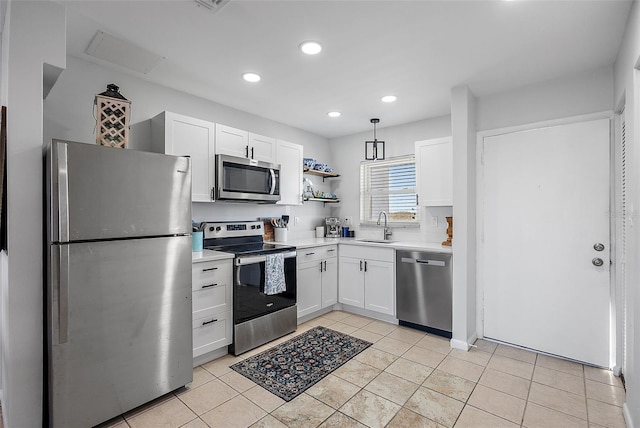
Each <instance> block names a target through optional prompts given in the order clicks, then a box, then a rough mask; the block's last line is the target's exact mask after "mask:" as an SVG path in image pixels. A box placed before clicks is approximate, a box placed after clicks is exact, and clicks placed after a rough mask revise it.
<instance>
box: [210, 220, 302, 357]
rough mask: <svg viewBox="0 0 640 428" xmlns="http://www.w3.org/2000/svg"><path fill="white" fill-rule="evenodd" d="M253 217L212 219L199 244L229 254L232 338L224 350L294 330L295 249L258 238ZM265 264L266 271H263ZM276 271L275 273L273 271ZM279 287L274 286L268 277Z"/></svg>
mask: <svg viewBox="0 0 640 428" xmlns="http://www.w3.org/2000/svg"><path fill="white" fill-rule="evenodd" d="M262 233H263V225H262V223H261V222H258V221H240V222H225V223H218V222H211V223H206V227H205V230H204V247H205V248H206V249H209V250H216V251H224V252H226V253H233V254H234V255H235V258H234V260H233V266H234V269H233V343H232V344H231V345H229V352H231V353H233V354H234V355H239V354H242V353H244V352H246V351H249V350H251V349H253V348H256V347H258V346H260V345H262V344H265V343H267V342H270V341H271V340H274V339H277V338H278V337H281V336H284V335H285V334H288V333H291V332H293V331H295V329H296V327H297V311H298V309H297V306H296V289H297V284H296V281H297V277H296V249H295V247H290V246H283V245H274V244H271V243H267V242H264V241H263V239H262ZM267 266H268V267H269V268H270V272H269V273H267ZM274 271H275V272H274ZM274 276H275V277H276V278H277V279H279V280H282V279H284V284H282V283H281V281H278V285H279V287H275V288H274V287H273V284H272V282H273V281H272V278H273V277H274Z"/></svg>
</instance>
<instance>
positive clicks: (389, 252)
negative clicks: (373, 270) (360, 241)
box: [340, 245, 395, 262]
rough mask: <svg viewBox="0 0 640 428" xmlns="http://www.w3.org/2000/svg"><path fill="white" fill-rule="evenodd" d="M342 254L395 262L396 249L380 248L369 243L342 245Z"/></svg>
mask: <svg viewBox="0 0 640 428" xmlns="http://www.w3.org/2000/svg"><path fill="white" fill-rule="evenodd" d="M340 256H344V257H355V258H358V259H367V260H379V261H381V262H393V261H394V259H395V250H394V249H393V248H379V247H372V246H369V245H341V246H340Z"/></svg>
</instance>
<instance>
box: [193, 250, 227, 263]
mask: <svg viewBox="0 0 640 428" xmlns="http://www.w3.org/2000/svg"><path fill="white" fill-rule="evenodd" d="M233 257H234V256H233V253H223V252H222V251H213V250H204V251H198V252H192V253H191V262H192V263H197V262H211V261H214V260H226V259H232V258H233Z"/></svg>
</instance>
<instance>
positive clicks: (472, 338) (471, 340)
mask: <svg viewBox="0 0 640 428" xmlns="http://www.w3.org/2000/svg"><path fill="white" fill-rule="evenodd" d="M476 340H478V332H476V331H474V332H473V334H472V335H471V336H469V338H468V339H467V343H468V344H469V347H472V346H474V345H473V344H474V343H476Z"/></svg>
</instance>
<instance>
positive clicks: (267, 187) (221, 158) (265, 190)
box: [215, 155, 280, 204]
mask: <svg viewBox="0 0 640 428" xmlns="http://www.w3.org/2000/svg"><path fill="white" fill-rule="evenodd" d="M215 197H216V199H217V200H219V201H244V202H259V203H263V204H275V203H276V202H278V201H279V200H280V165H279V164H272V163H268V162H261V161H257V160H254V159H247V158H240V157H236V156H228V155H216V194H215Z"/></svg>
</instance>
